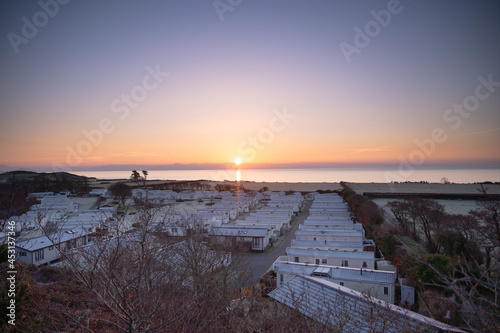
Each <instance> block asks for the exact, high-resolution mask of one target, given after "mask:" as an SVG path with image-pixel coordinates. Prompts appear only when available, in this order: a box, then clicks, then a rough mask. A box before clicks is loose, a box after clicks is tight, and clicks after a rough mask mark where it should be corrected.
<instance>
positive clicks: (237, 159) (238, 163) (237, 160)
mask: <svg viewBox="0 0 500 333" xmlns="http://www.w3.org/2000/svg"><path fill="white" fill-rule="evenodd" d="M241 163H242V161H241V158H239V157H237V158H236V159H235V160H234V164H236V165H240V164H241Z"/></svg>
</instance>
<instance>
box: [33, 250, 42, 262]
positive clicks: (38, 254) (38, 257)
mask: <svg viewBox="0 0 500 333" xmlns="http://www.w3.org/2000/svg"><path fill="white" fill-rule="evenodd" d="M43 258H44V253H43V249H41V250H38V251H35V260H36V261H39V260H41V259H43Z"/></svg>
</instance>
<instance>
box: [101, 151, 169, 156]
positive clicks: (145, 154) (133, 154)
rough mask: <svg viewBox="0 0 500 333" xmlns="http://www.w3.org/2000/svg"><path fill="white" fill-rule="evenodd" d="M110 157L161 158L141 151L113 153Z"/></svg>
mask: <svg viewBox="0 0 500 333" xmlns="http://www.w3.org/2000/svg"><path fill="white" fill-rule="evenodd" d="M111 156H127V157H142V156H161V155H158V154H151V153H144V152H142V151H126V152H121V153H115V154H112V155H111Z"/></svg>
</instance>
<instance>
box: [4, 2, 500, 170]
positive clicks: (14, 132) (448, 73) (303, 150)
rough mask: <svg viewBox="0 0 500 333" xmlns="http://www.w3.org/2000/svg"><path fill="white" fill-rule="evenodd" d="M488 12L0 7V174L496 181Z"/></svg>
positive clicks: (402, 5) (150, 5) (494, 11)
mask: <svg viewBox="0 0 500 333" xmlns="http://www.w3.org/2000/svg"><path fill="white" fill-rule="evenodd" d="M499 31H500V2H498V1H495V0H491V1H461V0H443V1H430V0H420V1H415V0H414V1H410V0H401V1H395V0H390V1H357V0H353V1H327V0H310V1H303V0H302V1H298V0H251V1H250V0H215V1H200V0H177V1H174V0H172V1H96V0H89V1H79V0H72V1H68V0H57V1H56V0H41V1H18V0H15V1H14V0H11V1H2V2H1V4H0V34H2V35H3V37H2V38H1V39H0V70H1V71H0V165H2V166H4V167H5V166H8V167H22V168H31V169H36V168H40V169H47V168H49V169H54V170H56V169H57V170H67V171H70V170H73V169H78V168H79V169H85V168H87V167H95V166H101V165H110V164H112V165H119V164H127V165H128V164H132V165H134V164H136V165H167V164H174V163H180V164H190V163H200V164H212V163H228V162H231V161H235V160H238V159H239V160H241V162H242V163H243V164H248V165H251V164H254V165H255V164H259V165H264V164H292V165H293V164H294V163H302V164H301V165H303V164H304V163H305V164H308V165H324V164H325V163H330V164H336V163H339V164H345V163H357V164H365V163H371V164H377V163H381V164H383V163H395V164H397V163H403V162H407V163H412V164H413V165H415V166H426V165H427V166H430V165H434V164H439V163H447V164H449V165H457V166H459V165H465V164H467V165H476V166H478V167H481V166H496V167H498V166H500V144H498V143H499V142H500V112H499V111H500V61H499V60H498V59H500V34H499V33H498V32H499Z"/></svg>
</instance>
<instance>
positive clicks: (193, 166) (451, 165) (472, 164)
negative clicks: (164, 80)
mask: <svg viewBox="0 0 500 333" xmlns="http://www.w3.org/2000/svg"><path fill="white" fill-rule="evenodd" d="M407 164H408V163H407ZM403 165H404V163H402V162H399V163H397V162H294V163H242V164H241V165H236V164H235V163H234V162H227V163H169V164H105V165H94V166H78V167H74V168H70V167H69V168H68V169H67V170H54V169H53V168H50V167H46V166H45V167H43V166H39V167H11V166H8V165H0V172H8V171H35V170H37V171H43V172H55V171H64V172H77V171H131V170H148V171H150V170H151V171H154V170H224V169H231V170H237V169H242V170H244V169H320V168H374V169H380V168H391V169H392V168H399V167H401V166H403ZM412 167H413V168H415V169H421V170H426V169H443V168H445V169H455V170H463V169H500V161H481V162H479V161H460V162H449V161H447V162H432V163H425V164H422V165H419V166H416V165H412Z"/></svg>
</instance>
